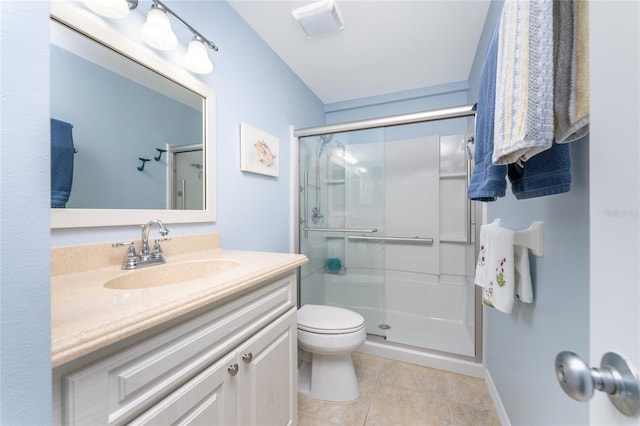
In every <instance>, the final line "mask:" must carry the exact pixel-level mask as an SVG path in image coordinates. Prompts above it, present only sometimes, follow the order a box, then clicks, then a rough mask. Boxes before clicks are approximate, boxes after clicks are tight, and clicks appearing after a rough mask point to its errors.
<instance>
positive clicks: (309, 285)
mask: <svg viewBox="0 0 640 426" xmlns="http://www.w3.org/2000/svg"><path fill="white" fill-rule="evenodd" d="M383 134H384V132H383V131H382V129H369V130H360V131H351V132H345V133H337V134H325V135H319V136H309V137H304V138H300V174H301V176H300V182H301V183H302V185H301V191H300V212H301V221H300V222H301V223H300V248H301V250H300V252H301V253H304V254H306V255H307V257H308V258H309V263H307V264H306V265H304V266H303V267H302V273H301V276H302V282H303V283H304V284H303V285H302V286H301V289H300V298H301V302H302V304H303V305H304V304H307V303H311V304H324V305H333V306H342V307H345V308H348V309H351V310H353V311H356V312H358V313H360V314H361V315H362V316H363V317H364V318H365V324H366V331H367V333H368V334H370V335H379V336H384V332H385V316H384V313H385V311H384V271H383V269H382V268H380V265H382V264H384V249H381V248H380V247H376V246H374V245H366V247H359V248H358V249H357V250H354V249H353V246H354V243H352V242H351V240H350V238H351V237H352V236H354V235H378V234H379V233H380V229H379V227H380V224H381V223H383V222H384V217H383V215H384V209H383V208H382V206H383V205H384V195H385V194H384V191H381V190H380V187H381V186H382V185H384V167H383V162H382V161H383V158H384V148H385V147H384V143H383ZM347 262H348V263H347Z"/></svg>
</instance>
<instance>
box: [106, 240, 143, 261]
mask: <svg viewBox="0 0 640 426" xmlns="http://www.w3.org/2000/svg"><path fill="white" fill-rule="evenodd" d="M124 246H129V248H128V250H127V257H135V256H137V254H136V247H135V246H134V244H133V241H121V242H117V243H113V244H111V247H113V248H117V247H124Z"/></svg>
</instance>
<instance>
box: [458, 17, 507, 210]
mask: <svg viewBox="0 0 640 426" xmlns="http://www.w3.org/2000/svg"><path fill="white" fill-rule="evenodd" d="M498 32H499V27H498V26H496V28H495V29H494V30H493V34H492V35H491V41H490V42H489V49H488V51H487V56H486V58H485V61H484V64H483V66H482V74H481V76H480V87H479V91H478V110H477V113H476V120H477V121H476V142H475V145H476V146H475V156H474V158H475V168H474V169H473V174H472V175H471V182H470V183H469V190H468V192H467V194H468V197H469V198H470V199H471V200H476V201H495V200H496V199H497V198H498V197H504V195H505V191H506V188H507V181H506V179H505V177H506V176H507V166H505V165H495V164H493V162H492V160H491V157H492V156H493V129H494V122H493V120H494V116H495V103H496V67H497V62H498Z"/></svg>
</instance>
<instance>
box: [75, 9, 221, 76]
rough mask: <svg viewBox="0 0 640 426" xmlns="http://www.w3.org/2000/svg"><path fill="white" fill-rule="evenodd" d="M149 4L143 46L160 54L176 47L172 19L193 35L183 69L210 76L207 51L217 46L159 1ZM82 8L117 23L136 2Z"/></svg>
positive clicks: (210, 68) (209, 62) (211, 67)
mask: <svg viewBox="0 0 640 426" xmlns="http://www.w3.org/2000/svg"><path fill="white" fill-rule="evenodd" d="M151 1H152V2H153V4H152V5H151V10H149V13H148V14H147V20H146V22H145V24H144V25H143V26H142V30H141V34H142V39H143V40H144V42H145V43H147V44H148V45H150V46H151V47H154V48H156V49H159V50H170V49H173V48H174V47H176V46H177V44H178V39H177V37H176V35H175V34H174V33H173V31H172V29H171V22H170V20H169V17H170V16H171V17H173V18H174V19H175V20H176V21H178V22H180V23H181V24H182V25H184V26H185V27H187V28H188V29H189V31H191V32H192V33H193V40H191V42H190V43H189V47H188V49H187V54H186V55H185V65H186V67H187V68H188V69H189V70H190V71H192V72H195V73H198V74H208V73H210V72H211V71H212V70H213V64H212V63H211V60H209V55H208V54H207V49H206V48H207V47H208V48H209V49H211V50H213V51H215V52H217V51H218V46H216V45H215V44H213V42H211V41H209V40H207V39H206V38H205V37H204V36H203V35H202V34H200V33H199V32H198V31H196V30H195V29H194V28H193V27H192V26H191V25H189V24H188V23H187V22H186V21H185V20H184V19H182V18H180V17H179V16H178V15H177V14H176V13H175V12H174V11H172V10H171V9H169V8H168V7H167V5H166V4H164V3H163V2H161V1H160V0H151ZM84 4H85V5H86V6H87V7H88V8H89V9H90V10H91V11H93V12H94V13H96V14H98V15H101V16H105V17H107V18H114V19H117V18H124V17H125V16H127V14H128V13H129V10H130V9H135V8H136V7H137V6H138V0H84ZM111 9H113V10H116V11H117V12H114V11H112V10H111ZM125 9H126V10H125ZM205 46H206V47H205Z"/></svg>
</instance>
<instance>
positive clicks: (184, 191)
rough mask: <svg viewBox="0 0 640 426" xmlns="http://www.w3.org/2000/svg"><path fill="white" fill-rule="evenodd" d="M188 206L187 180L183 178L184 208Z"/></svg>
mask: <svg viewBox="0 0 640 426" xmlns="http://www.w3.org/2000/svg"><path fill="white" fill-rule="evenodd" d="M186 208H187V181H186V180H185V179H182V210H186Z"/></svg>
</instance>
